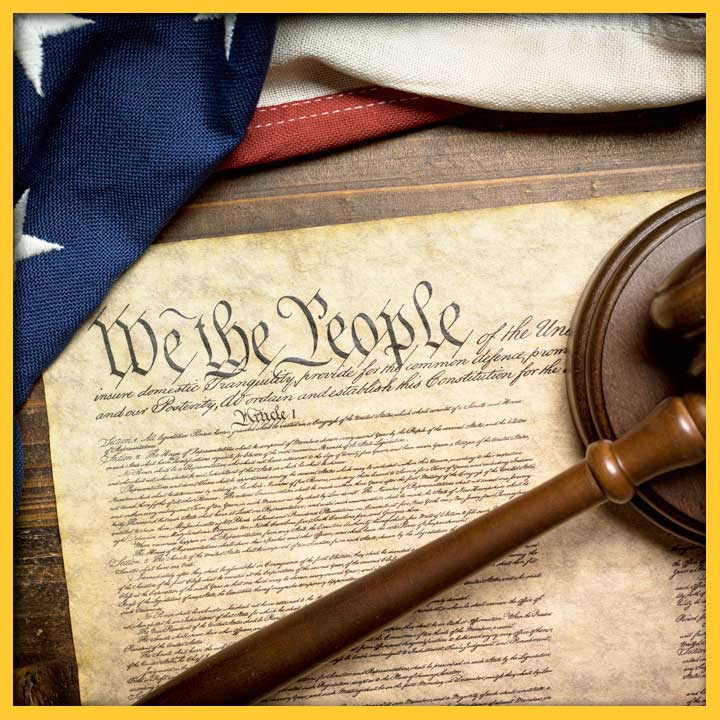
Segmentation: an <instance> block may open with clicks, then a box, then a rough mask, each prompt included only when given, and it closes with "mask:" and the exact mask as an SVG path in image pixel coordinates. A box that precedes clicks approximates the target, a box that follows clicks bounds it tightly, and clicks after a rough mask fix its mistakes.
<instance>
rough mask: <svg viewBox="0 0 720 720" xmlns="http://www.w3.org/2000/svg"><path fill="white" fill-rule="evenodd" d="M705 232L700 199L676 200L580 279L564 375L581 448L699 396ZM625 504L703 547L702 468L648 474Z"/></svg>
mask: <svg viewBox="0 0 720 720" xmlns="http://www.w3.org/2000/svg"><path fill="white" fill-rule="evenodd" d="M705 229H706V226H705V194H704V193H695V194H693V195H689V196H687V197H684V198H682V199H680V200H678V201H676V202H674V203H672V204H671V205H668V206H666V207H664V208H661V209H660V210H659V211H658V212H657V213H655V214H654V215H652V216H651V217H649V218H647V219H646V220H645V221H643V222H642V223H641V224H640V225H638V226H637V227H635V228H634V229H633V230H632V231H631V232H629V233H628V234H627V235H626V236H625V237H624V238H622V239H621V240H620V241H619V242H618V244H617V245H616V246H615V247H614V248H612V249H611V251H610V252H609V253H608V254H607V255H606V257H605V258H604V259H603V261H602V262H601V263H600V265H599V266H598V269H597V271H596V272H595V274H594V275H593V277H592V278H591V279H590V281H589V282H588V285H587V287H586V289H585V291H584V293H583V295H582V297H581V299H580V302H579V303H578V307H577V310H576V313H575V317H574V320H573V323H572V326H573V334H572V336H571V338H570V342H569V345H568V361H567V362H568V365H567V374H566V379H567V390H568V400H569V404H570V411H571V413H572V417H573V421H574V423H575V427H576V429H577V431H578V434H579V436H580V438H581V439H582V441H583V443H584V444H585V445H589V444H590V443H592V442H593V441H595V440H597V439H599V438H610V439H613V438H617V437H620V436H621V435H624V434H625V433H626V432H628V431H629V430H630V429H631V428H632V427H634V426H635V425H637V423H639V422H640V421H642V420H643V418H645V417H646V416H647V415H648V413H649V412H651V410H652V409H653V408H654V407H655V406H656V405H657V404H658V403H660V402H661V401H662V400H663V399H664V398H667V397H669V396H671V395H683V394H684V393H687V392H699V393H701V394H704V392H705V388H704V383H705V350H704V347H705V249H704V248H705ZM685 258H687V259H685ZM681 260H682V262H680V261H681ZM678 263H679V264H678ZM688 368H689V371H688ZM631 502H632V504H633V506H634V507H636V508H637V509H638V510H639V511H640V512H641V513H643V514H644V515H645V516H646V517H648V518H649V519H651V520H652V521H653V522H655V523H656V524H657V525H660V526H661V527H663V528H665V529H666V530H668V531H670V532H672V533H674V534H675V535H676V536H678V537H680V538H682V539H684V540H689V541H691V542H696V543H699V544H703V543H704V541H705V468H704V466H702V465H698V466H696V467H692V468H685V469H683V470H679V471H675V472H673V473H669V474H668V475H663V476H662V477H660V478H656V479H655V480H652V481H650V482H649V483H647V484H645V485H643V486H641V487H640V488H638V492H637V495H636V497H634V498H633V500H632V501H631Z"/></svg>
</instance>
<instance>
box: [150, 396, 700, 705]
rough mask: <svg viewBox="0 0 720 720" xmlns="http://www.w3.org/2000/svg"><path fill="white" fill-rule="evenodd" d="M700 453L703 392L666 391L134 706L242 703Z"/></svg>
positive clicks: (694, 460) (694, 459) (627, 496)
mask: <svg viewBox="0 0 720 720" xmlns="http://www.w3.org/2000/svg"><path fill="white" fill-rule="evenodd" d="M704 458H705V398H704V397H703V396H702V395H695V394H689V395H685V396H683V397H682V398H679V397H673V398H669V399H667V400H665V401H663V402H662V403H660V405H658V406H657V407H656V408H655V410H654V411H653V412H652V413H651V414H650V415H649V416H648V418H647V419H646V420H645V421H644V422H643V423H641V424H640V425H639V426H637V427H636V428H635V429H634V430H632V431H630V432H629V433H628V434H626V435H624V436H623V437H621V438H619V439H618V440H615V441H614V442H610V441H607V440H599V441H597V442H595V443H593V444H592V445H590V446H588V448H587V453H586V456H585V460H583V461H582V462H579V463H577V464H576V465H574V466H573V467H571V468H570V469H569V470H566V471H565V472H563V473H560V474H559V475H557V476H556V477H554V478H553V479H552V480H549V481H547V482H545V483H543V484H542V485H539V486H538V487H536V488H534V489H533V490H530V491H529V492H527V493H525V494H524V495H520V496H518V497H516V498H514V499H513V500H511V501H509V502H508V503H506V504H504V505H502V506H500V507H498V508H496V509H495V510H492V511H491V512H488V513H486V514H484V515H482V516H481V517H479V518H477V519H476V520H473V521H471V522H469V523H467V524H466V525H463V526H462V527H460V528H458V529H456V530H454V531H452V532H450V533H448V534H446V535H443V536H442V537H439V538H437V539H436V540H434V541H432V542H430V543H428V544H427V545H424V546H422V547H420V548H418V549H417V550H415V551H413V552H411V553H408V554H407V555H404V556H402V557H401V558H399V559H397V560H395V561H394V562H392V563H390V564H388V565H385V566H383V567H381V568H379V569H378V570H375V571H374V572H371V573H369V574H368V575H365V576H364V577H361V578H359V579H357V580H354V581H352V582H350V583H348V584H347V585H344V586H343V587H341V588H339V589H338V590H336V591H334V592H332V593H330V594H329V595H326V596H325V597H323V598H320V599H319V600H316V601H315V602H313V603H311V604H310V605H307V606H305V607H304V608H301V609H300V610H297V611H295V612H293V613H291V614H290V615H287V616H286V617H284V618H282V619H280V620H278V621H276V622H274V623H272V624H270V625H268V626H266V627H264V628H262V629H261V630H258V631H257V632H254V633H252V634H251V635H249V636H247V637H246V638H244V639H242V640H240V641H239V642H236V643H234V644H232V645H230V646H228V647H227V648H225V649H224V650H222V651H221V652H219V653H217V654H215V655H212V656H211V657H209V658H207V659H205V660H203V661H202V662H200V663H199V664H198V665H195V666H194V667H192V668H190V669H189V670H187V671H185V672H184V673H182V674H181V675H179V676H177V677H176V678H174V679H172V680H170V681H169V682H167V683H166V684H164V685H162V686H161V687H160V688H158V689H157V690H155V691H153V692H151V693H149V694H148V695H146V696H145V697H143V698H142V699H141V700H140V701H139V702H138V703H136V704H138V705H249V704H252V703H254V702H257V701H258V700H260V699H261V698H262V697H264V696H265V695H267V694H268V693H271V692H272V691H274V690H277V689H278V688H280V687H281V686H283V685H285V684H286V683H288V682H290V681H291V680H293V679H295V678H297V677H298V676H299V675H301V674H304V673H305V672H307V671H308V670H310V669H311V668H312V667H314V666H316V665H318V664H320V663H323V662H325V661H327V660H329V659H330V658H331V657H333V656H334V655H337V654H338V653H340V652H342V651H343V650H346V649H347V648H349V647H350V646H352V645H354V644H356V643H357V642H359V641H360V640H363V639H364V638H366V637H368V636H369V635H372V634H374V633H376V632H377V631H378V630H380V629H381V628H382V627H384V626H385V625H388V624H389V623H391V622H393V621H394V620H396V619H397V618H398V617H400V616H401V615H403V614H405V613H407V612H408V611H410V610H412V609H414V608H416V607H418V606H419V605H422V604H423V603H426V602H427V601H429V600H430V599H431V598H433V597H434V596H436V595H438V594H439V593H441V592H443V591H444V590H446V589H448V588H449V587H451V586H452V585H454V584H456V583H458V582H460V581H462V580H463V579H464V578H466V577H468V576H469V575H472V574H473V573H476V572H477V571H478V570H480V569H481V568H483V567H484V566H486V565H488V564H489V563H491V562H493V561H495V560H497V559H498V558H500V557H502V556H503V555H505V554H506V553H507V552H509V551H510V550H512V549H513V548H516V547H518V546H520V545H522V544H524V543H526V542H528V541H529V540H531V539H533V538H535V537H537V536H538V535H541V534H542V533H544V532H545V531H546V530H549V529H550V528H553V527H555V526H556V525H559V524H560V523H563V522H565V520H568V519H569V518H571V517H573V516H575V515H578V514H579V513H581V512H582V511H584V510H587V509H588V508H591V507H593V506H595V505H599V504H600V503H603V502H605V501H606V500H610V501H612V502H617V503H623V502H627V501H628V500H630V498H632V496H633V495H634V493H635V488H636V487H637V486H638V485H639V484H640V483H642V482H645V481H646V480H649V479H651V478H653V477H656V476H658V475H661V474H663V473H666V472H669V471H670V470H674V469H677V468H680V467H686V466H689V465H693V464H696V463H698V462H701V461H702V460H704Z"/></svg>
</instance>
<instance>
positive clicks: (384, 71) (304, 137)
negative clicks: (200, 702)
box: [14, 14, 705, 508]
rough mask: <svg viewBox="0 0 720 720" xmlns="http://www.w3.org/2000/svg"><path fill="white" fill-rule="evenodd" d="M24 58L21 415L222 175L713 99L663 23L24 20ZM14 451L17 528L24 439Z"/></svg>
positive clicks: (696, 48)
mask: <svg viewBox="0 0 720 720" xmlns="http://www.w3.org/2000/svg"><path fill="white" fill-rule="evenodd" d="M14 56H15V57H14V87H15V108H14V110H15V112H14V220H15V222H14V255H15V287H14V299H15V302H14V407H15V413H17V412H18V410H19V409H20V408H21V407H22V405H23V404H24V402H25V400H26V399H27V397H28V394H29V392H30V390H31V388H32V386H33V384H34V383H35V382H36V380H37V379H38V377H39V376H40V374H41V373H42V372H43V370H44V369H45V368H46V367H47V366H48V365H49V364H50V363H51V362H52V361H53V360H54V358H55V357H56V356H57V355H58V353H59V352H60V351H61V350H62V349H63V347H64V346H65V345H66V344H67V342H68V341H69V340H70V338H71V337H72V335H73V333H74V332H75V331H76V329H77V328H78V326H79V325H80V324H81V323H82V321H83V320H84V319H85V318H86V317H87V316H88V315H89V314H90V313H92V311H93V310H94V309H95V308H96V307H97V305H98V304H99V303H100V301H101V300H102V298H103V297H104V295H105V294H106V293H107V291H108V290H109V289H110V287H111V285H112V284H113V282H114V281H115V279H116V278H117V277H118V276H119V275H120V274H121V273H122V272H123V271H124V270H125V269H126V268H127V267H128V266H129V265H131V264H132V263H133V262H134V261H135V260H136V259H137V258H138V257H139V256H140V255H141V254H142V252H143V251H144V250H145V248H146V247H147V246H148V245H149V244H150V242H152V240H153V238H154V237H155V236H156V235H157V233H158V232H159V231H160V230H161V229H162V228H163V226H164V225H165V224H166V223H167V222H168V220H169V219H170V218H171V217H172V215H173V214H174V213H175V212H176V211H177V209H178V208H179V207H180V206H181V205H182V204H183V203H184V202H185V201H186V200H187V199H188V198H189V197H190V196H191V195H192V193H193V192H194V191H195V190H196V189H197V188H198V187H199V186H200V185H201V184H202V182H203V180H204V179H205V178H206V177H207V176H208V175H209V174H210V173H211V172H213V171H214V170H216V169H223V168H231V167H241V166H245V165H251V164H258V163H265V162H271V161H277V160H285V159H288V158H292V157H297V156H300V155H303V154H307V153H312V152H317V151H327V150H332V149H335V148H338V147H341V146H343V145H347V144H350V143H354V142H359V141H366V140H369V139H371V138H374V137H379V136H382V135H387V134H389V133H396V132H401V131H406V130H409V129H412V128H415V127H419V126H422V125H426V124H428V123H432V122H437V121H439V120H443V119H445V118H449V117H452V116H455V115H459V114H461V113H464V112H467V111H468V109H469V108H470V107H484V108H490V109H497V110H522V111H534V112H570V113H577V112H593V111H594V112H598V111H615V110H625V109H631V108H641V107H657V106H663V105H672V104H675V103H682V102H690V101H693V100H698V99H701V98H702V97H704V93H705V24H704V21H703V20H702V18H699V19H698V18H692V19H691V18H681V17H675V16H671V15H658V16H653V15H617V16H613V15H601V16H593V15H553V16H538V15H527V16H506V15H472V16H457V15H432V16H423V15H406V16H402V15H379V16H362V15H360V16H348V15H338V16H333V15H329V16H322V15H313V16H288V17H283V18H280V19H279V20H276V19H275V18H271V17H262V16H252V15H236V14H226V15H216V14H195V15H109V14H107V15H84V14H83V15H76V14H75V15H74V14H55V15H38V14H35V15H15V16H14ZM243 138H244V139H243ZM14 450H15V454H14V457H15V478H14V479H15V482H14V499H15V506H16V508H17V503H18V502H19V498H20V490H21V484H22V443H21V438H20V433H19V429H18V424H17V420H16V421H15V442H14Z"/></svg>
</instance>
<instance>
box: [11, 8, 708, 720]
mask: <svg viewBox="0 0 720 720" xmlns="http://www.w3.org/2000/svg"><path fill="white" fill-rule="evenodd" d="M200 4H202V10H204V11H206V12H207V11H213V12H223V11H225V12H228V11H229V12H237V11H238V10H239V9H242V10H243V11H244V12H265V13H267V12H287V13H293V12H297V13H301V12H304V13H307V12H328V13H332V12H337V11H338V7H337V3H336V2H332V1H328V0H282V1H278V0H266V1H265V2H258V0H245V1H244V2H242V3H238V2H237V0H236V2H227V1H226V2H213V3H211V4H207V3H198V2H197V0H195V2H187V0H172V1H170V0H164V1H160V2H158V1H157V0H155V1H152V0H146V1H145V2H137V1H136V0H131V1H129V2H128V1H126V2H117V1H115V2H110V1H107V0H76V2H74V3H72V5H73V6H72V7H71V8H68V5H69V3H67V2H64V3H63V2H53V1H51V0H38V1H37V2H20V1H17V0H9V1H8V2H4V3H3V7H2V9H0V23H1V25H0V27H1V40H2V49H3V57H4V58H5V63H6V64H5V65H4V66H3V71H2V98H3V100H4V102H3V107H5V112H4V113H2V116H1V117H2V120H0V122H2V126H3V127H2V131H3V137H4V138H5V142H3V143H2V147H1V149H0V152H1V153H2V174H1V177H2V196H3V197H5V201H4V202H3V203H2V204H0V207H4V208H6V210H5V213H6V216H5V228H6V231H5V238H6V241H5V242H4V243H3V247H4V252H5V257H6V259H5V261H4V263H3V266H2V269H1V271H0V278H1V279H2V281H1V282H0V297H1V302H2V317H3V318H4V320H3V321H2V322H1V323H0V346H1V347H2V353H0V363H1V370H2V385H1V386H0V393H1V394H0V396H1V397H4V398H5V403H6V407H7V409H6V410H5V411H4V412H0V427H2V433H3V437H5V438H6V440H5V442H4V443H3V446H2V459H3V469H4V473H3V474H4V475H5V478H4V480H3V483H4V485H3V487H4V493H5V498H6V499H5V502H4V506H3V511H2V513H3V517H4V518H5V522H4V523H3V529H2V536H1V539H0V554H1V556H2V566H3V570H4V572H3V583H2V586H0V587H1V588H2V592H1V593H0V611H1V612H2V623H0V639H1V640H2V648H3V651H2V663H1V664H0V687H1V690H0V710H2V711H3V712H2V715H3V716H4V717H12V718H29V717H31V716H32V717H34V718H37V717H38V715H41V716H42V717H50V718H54V719H57V720H62V719H64V718H66V719H68V720H69V719H72V720H76V719H77V718H89V717H100V716H101V717H103V718H104V717H108V718H125V717H132V718H153V719H157V720H162V719H163V718H168V719H172V720H199V719H200V718H203V719H206V718H212V719H224V718H235V717H237V716H238V715H239V714H242V716H243V717H244V718H252V719H254V718H269V717H282V718H293V720H300V719H301V718H302V719H305V718H307V719H308V720H309V719H310V718H318V717H325V718H329V717H330V716H331V715H332V716H333V717H335V716H337V715H342V716H344V717H346V718H350V717H352V718H353V719H355V718H364V717H368V718H369V717H372V718H384V719H385V718H388V719H389V718H393V720H395V719H396V718H401V717H405V718H406V717H410V716H412V717H414V718H420V717H422V718H428V719H432V720H434V719H435V718H441V717H446V716H447V715H446V714H447V713H451V714H452V715H453V717H454V718H471V717H472V718H480V717H484V718H487V717H489V716H490V713H493V714H502V715H503V720H508V719H513V720H514V719H515V718H520V717H522V718H525V717H528V716H530V717H531V718H532V719H533V720H545V719H547V720H550V719H551V718H553V719H554V718H567V719H568V720H569V718H571V717H572V718H578V717H579V718H587V719H588V720H591V719H596V718H597V719H599V718H611V717H612V718H613V720H624V719H627V720H631V719H632V720H643V719H644V718H647V719H648V720H649V719H650V718H652V719H653V720H666V719H667V720H677V718H693V719H698V720H699V719H700V718H702V717H709V716H710V715H711V714H712V715H713V716H714V715H715V714H716V713H717V711H718V704H719V702H720V701H718V699H717V698H718V693H719V692H720V690H719V688H718V685H719V683H720V673H719V672H718V668H717V661H718V658H719V657H720V623H719V622H718V618H719V616H720V578H719V577H718V576H719V575H720V551H719V550H720V549H719V548H718V542H719V541H718V536H719V532H720V527H719V526H718V525H716V524H715V523H714V522H711V523H710V524H709V527H708V530H707V560H708V579H707V609H708V622H707V667H708V685H707V705H706V706H705V707H699V708H698V707H691V708H677V707H640V708H639V707H630V706H627V707H551V706H543V707H455V708H446V707H412V708H410V707H383V708H378V707H366V706H359V707H348V708H333V707H326V708H316V707H283V708H280V707H268V708H259V707H255V708H253V707H251V708H248V707H246V708H243V709H237V708H233V707H219V708H212V709H211V708H201V707H196V708H169V707H168V708H162V707H143V708H133V707H80V708H78V707H46V708H44V709H40V708H30V707H14V706H13V705H12V701H13V658H12V642H13V617H12V614H13V600H12V598H13V581H12V567H13V515H12V512H13V511H12V496H11V487H12V480H11V477H12V440H11V438H12V421H11V410H12V407H11V406H12V342H13V341H12V323H11V322H9V321H8V318H11V317H12V281H13V267H12V243H11V242H9V241H8V240H9V238H10V237H12V213H11V208H12V182H13V180H12V140H11V138H12V112H11V111H10V108H12V82H13V79H12V77H13V76H12V63H11V62H9V58H10V57H11V55H12V15H13V13H16V12H68V10H70V11H72V12H74V13H82V12H197V10H198V9H199V5H200ZM682 4H683V3H678V2H666V1H662V2H634V3H631V5H632V7H628V3H627V2H620V0H606V1H604V2H598V1H593V0H591V1H590V2H586V3H584V4H583V8H582V12H608V13H610V12H619V13H624V12H654V13H659V12H673V11H677V10H684V11H688V12H697V13H702V12H704V13H706V15H707V38H708V43H707V146H706V150H707V151H706V157H707V191H708V194H707V201H708V213H707V222H708V226H707V231H708V238H709V242H708V273H709V275H708V277H709V280H708V324H709V328H708V329H709V332H708V344H707V352H708V363H707V366H708V378H707V380H708V382H707V389H708V392H707V399H708V408H709V413H710V415H711V417H715V415H716V413H717V410H718V404H719V403H720V400H719V399H718V398H719V397H720V396H718V394H717V389H718V387H720V355H719V352H718V342H719V339H718V332H719V331H720V328H719V327H718V324H719V323H720V286H718V275H720V239H718V234H720V221H718V220H717V216H716V212H717V208H718V207H720V197H718V181H719V178H718V173H719V172H720V113H719V112H718V103H719V102H720V87H719V81H718V73H719V72H720V70H718V68H719V67H720V60H719V57H718V54H719V53H720V47H719V43H718V40H720V38H719V37H718V28H719V27H720V10H719V9H712V7H711V3H710V2H707V1H706V2H695V1H693V2H690V3H687V5H689V7H678V5H682ZM239 5H240V6H241V8H240V7H238V6H239ZM578 5H579V3H578V2H577V0H554V1H553V2H545V3H534V2H531V1H530V0H514V1H513V2H498V1H497V0H496V1H495V2H485V3H479V2H471V1H468V0H454V1H450V2H445V3H438V2H432V1H430V0H404V1H403V0H383V2H370V1H369V0H366V1H365V2H363V1H362V0H361V1H360V2H357V1H356V0H350V1H349V2H345V3H343V7H342V10H343V11H344V12H433V11H434V12H438V11H442V12H468V13H473V12H480V11H482V12H487V11H492V12H538V11H542V12H577V11H578ZM708 432H709V435H708V447H709V449H708V483H707V488H708V489H707V504H708V508H707V512H708V516H709V517H711V518H712V517H720V514H719V512H718V511H719V510H720V484H718V477H717V468H718V461H719V460H720V458H719V455H720V447H719V445H718V436H719V434H720V432H719V430H718V427H717V426H716V425H715V423H714V422H713V421H712V420H711V422H710V424H709V428H708ZM659 682H661V680H659Z"/></svg>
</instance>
